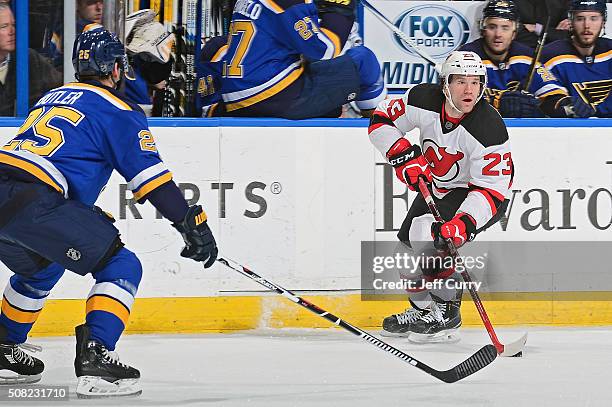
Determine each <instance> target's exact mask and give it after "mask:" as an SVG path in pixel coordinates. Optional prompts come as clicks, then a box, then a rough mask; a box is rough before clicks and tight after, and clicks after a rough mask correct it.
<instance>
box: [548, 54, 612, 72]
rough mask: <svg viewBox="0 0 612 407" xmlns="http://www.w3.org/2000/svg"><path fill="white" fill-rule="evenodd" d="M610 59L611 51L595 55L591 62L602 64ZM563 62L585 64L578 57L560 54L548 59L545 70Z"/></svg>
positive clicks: (611, 56)
mask: <svg viewBox="0 0 612 407" xmlns="http://www.w3.org/2000/svg"><path fill="white" fill-rule="evenodd" d="M610 58H612V50H610V51H606V52H603V53H601V54H597V55H595V56H594V57H593V62H594V63H598V62H604V61H607V60H608V59H610ZM565 62H569V63H574V64H584V63H585V61H584V60H583V59H582V58H580V57H578V56H577V55H570V54H561V55H557V56H556V57H554V58H551V59H549V60H548V61H547V62H546V63H545V64H544V66H546V68H547V69H551V68H553V67H555V66H557V65H559V64H562V63H565Z"/></svg>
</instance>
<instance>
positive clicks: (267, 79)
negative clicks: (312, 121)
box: [213, 0, 386, 119]
mask: <svg viewBox="0 0 612 407" xmlns="http://www.w3.org/2000/svg"><path fill="white" fill-rule="evenodd" d="M317 3H318V4H317V5H315V4H314V3H313V1H312V0H278V1H268V0H254V1H246V0H239V1H237V2H236V5H235V6H234V12H233V15H232V23H231V25H230V35H229V43H228V48H227V51H226V54H225V56H224V57H223V72H222V80H221V84H222V85H221V93H222V98H223V102H222V103H220V104H219V105H218V106H217V108H216V109H215V110H214V112H213V113H214V115H216V116H244V117H261V116H266V117H282V118H286V119H305V118H314V117H338V116H340V114H341V112H342V105H344V104H346V103H348V102H351V101H355V102H356V104H357V106H358V107H359V109H361V112H362V114H365V115H369V114H370V113H371V112H372V110H374V108H375V107H376V105H377V104H378V102H380V101H381V100H383V99H384V98H385V97H386V90H385V87H384V84H383V81H382V76H381V71H380V64H379V63H378V60H377V59H376V56H375V55H374V53H373V52H372V51H371V50H370V49H369V48H366V47H364V46H358V47H354V48H351V49H349V50H348V51H347V52H346V53H345V54H344V55H340V53H341V51H342V48H343V46H344V44H345V42H346V39H347V38H348V36H349V34H350V31H351V27H352V25H353V22H354V19H355V2H354V1H353V0H339V1H332V0H330V1H325V0H321V1H318V2H317ZM319 17H320V20H321V21H320V23H319Z"/></svg>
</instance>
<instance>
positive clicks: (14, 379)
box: [0, 370, 42, 386]
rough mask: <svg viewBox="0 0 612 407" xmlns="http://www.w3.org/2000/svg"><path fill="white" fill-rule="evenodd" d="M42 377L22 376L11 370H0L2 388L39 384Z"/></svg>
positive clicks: (36, 375)
mask: <svg viewBox="0 0 612 407" xmlns="http://www.w3.org/2000/svg"><path fill="white" fill-rule="evenodd" d="M41 377H42V375H39V374H35V375H29V376H28V375H21V374H17V373H15V372H13V371H11V370H0V386H10V385H12V384H31V383H38V382H39V381H40V379H41Z"/></svg>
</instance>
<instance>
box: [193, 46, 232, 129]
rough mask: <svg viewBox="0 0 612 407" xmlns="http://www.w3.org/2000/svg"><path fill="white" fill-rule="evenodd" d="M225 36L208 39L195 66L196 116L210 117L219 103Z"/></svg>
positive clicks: (225, 47)
mask: <svg viewBox="0 0 612 407" xmlns="http://www.w3.org/2000/svg"><path fill="white" fill-rule="evenodd" d="M226 42H227V36H225V35H223V36H221V35H220V36H217V37H213V38H211V39H209V40H208V41H206V44H204V48H202V53H201V54H200V63H198V64H196V76H197V82H196V83H197V97H196V100H195V102H196V112H197V113H198V116H200V115H201V116H203V117H211V116H212V115H213V114H214V110H215V108H216V107H217V104H218V103H219V102H220V101H221V83H222V82H221V81H222V79H221V73H222V70H223V61H222V59H223V57H224V56H225V53H226V52H227V44H226Z"/></svg>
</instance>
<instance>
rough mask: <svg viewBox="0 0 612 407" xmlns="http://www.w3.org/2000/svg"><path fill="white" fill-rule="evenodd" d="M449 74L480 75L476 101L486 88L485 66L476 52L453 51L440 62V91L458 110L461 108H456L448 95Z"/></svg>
mask: <svg viewBox="0 0 612 407" xmlns="http://www.w3.org/2000/svg"><path fill="white" fill-rule="evenodd" d="M451 75H461V76H468V75H470V76H478V77H480V84H481V88H480V93H479V94H478V98H477V99H476V103H478V101H479V100H480V99H481V98H482V96H483V95H484V92H485V89H486V88H487V67H486V66H485V65H484V64H483V63H482V59H480V57H479V56H478V54H476V53H475V52H471V51H453V52H451V53H450V55H449V56H448V57H447V58H446V61H444V63H443V64H442V69H441V72H440V78H441V80H442V91H443V92H444V95H445V96H446V99H447V100H448V101H449V102H450V104H451V105H452V107H453V108H454V109H455V110H457V111H459V112H460V111H461V110H459V109H457V107H456V106H455V104H454V103H453V100H452V98H451V97H450V89H449V88H448V84H449V82H450V76H451Z"/></svg>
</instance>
